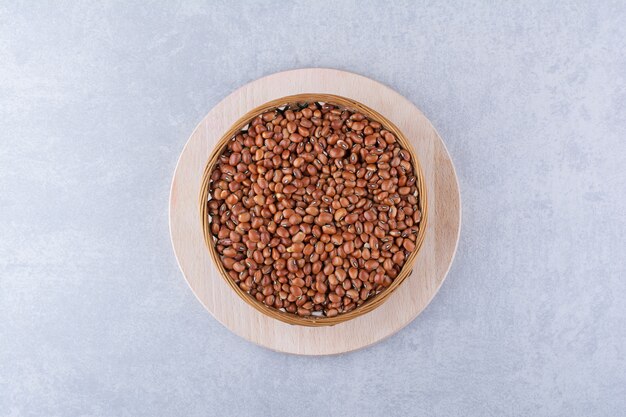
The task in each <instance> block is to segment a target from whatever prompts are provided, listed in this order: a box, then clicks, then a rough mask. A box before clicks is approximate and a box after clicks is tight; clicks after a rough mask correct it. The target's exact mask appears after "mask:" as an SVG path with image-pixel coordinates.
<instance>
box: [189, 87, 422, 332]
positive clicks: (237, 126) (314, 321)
mask: <svg viewBox="0 0 626 417" xmlns="http://www.w3.org/2000/svg"><path fill="white" fill-rule="evenodd" d="M312 102H320V103H331V104H334V105H337V106H339V107H342V108H345V109H348V110H351V111H356V112H360V113H362V114H363V115H364V116H366V117H367V118H368V119H370V120H374V121H377V122H379V123H381V124H382V126H383V128H385V129H386V130H388V131H390V132H392V133H393V134H394V135H395V136H396V138H397V140H398V142H399V143H400V145H401V147H402V148H404V149H406V150H407V151H408V152H409V153H410V154H411V164H412V165H413V169H414V172H415V176H416V178H417V181H416V187H417V190H418V206H419V209H420V210H421V212H422V218H421V220H420V224H419V231H418V234H417V238H416V240H415V250H414V251H413V252H412V253H411V254H410V255H409V256H408V257H407V259H406V260H405V263H404V265H403V267H402V269H401V271H400V272H399V273H398V275H397V276H396V278H395V279H394V280H393V282H392V283H391V285H390V286H389V287H388V288H386V289H385V290H383V291H381V292H380V293H378V294H376V295H374V296H373V297H372V298H370V299H369V300H367V301H366V302H365V303H364V304H362V305H360V306H358V307H357V308H355V309H354V310H352V311H349V312H347V313H340V314H339V315H337V316H335V317H316V316H309V317H300V316H298V315H296V314H292V313H287V312H282V311H280V310H277V309H275V308H273V307H268V306H267V305H265V304H263V303H262V302H259V301H257V300H256V298H254V297H253V296H251V295H250V294H248V293H247V292H245V291H244V290H242V289H241V288H239V285H237V284H236V283H235V282H234V281H233V280H232V279H231V277H230V276H229V275H228V274H227V272H226V270H225V269H224V266H223V265H222V261H221V259H220V257H219V254H218V253H217V250H216V248H215V246H216V240H215V238H214V237H213V236H212V235H211V223H210V216H209V214H208V205H207V202H208V199H209V183H210V178H211V172H212V171H213V169H214V168H215V166H216V164H217V162H218V159H219V157H220V155H221V154H222V152H223V151H224V149H225V148H226V146H227V145H228V142H229V141H230V140H231V139H232V138H233V137H234V136H235V135H236V134H237V133H239V132H240V131H241V130H242V129H243V128H244V127H245V126H246V125H247V124H248V123H250V122H251V121H252V120H253V119H254V118H255V117H256V116H258V115H259V114H262V113H265V112H267V111H270V110H274V109H283V108H294V109H295V108H298V107H299V105H301V104H304V103H312ZM199 198H200V204H199V206H200V219H201V222H202V230H203V234H204V240H205V242H206V245H207V248H208V250H209V253H210V254H211V258H212V259H213V262H214V263H215V266H216V267H217V269H218V270H219V272H220V274H221V275H222V278H224V280H225V281H226V282H227V283H228V285H229V286H230V287H231V288H232V289H233V291H235V292H236V293H237V294H238V295H239V297H240V298H241V299H242V300H244V301H245V302H246V303H248V304H249V305H251V306H252V307H254V308H255V309H257V310H259V311H260V312H262V313H263V314H265V315H267V316H270V317H272V318H275V319H277V320H280V321H283V322H285V323H288V324H293V325H301V326H313V327H317V326H331V325H335V324H339V323H342V322H344V321H347V320H350V319H353V318H355V317H359V316H361V315H363V314H366V313H368V312H370V311H372V310H374V309H375V308H376V307H378V306H380V305H381V304H382V303H384V302H385V301H386V300H387V299H388V298H389V296H390V295H391V294H392V293H393V291H394V290H395V289H396V288H398V287H399V286H400V284H402V282H403V281H404V280H405V279H406V278H407V277H408V276H409V275H410V274H411V271H412V269H413V264H414V262H415V258H416V257H417V253H418V251H419V249H420V247H421V246H422V243H423V241H424V237H425V232H426V221H427V218H428V213H427V208H428V205H427V203H426V201H427V200H426V188H425V181H424V175H423V172H422V170H421V167H420V164H419V161H418V159H417V155H416V153H415V151H414V150H413V147H412V146H411V144H410V142H409V141H408V140H407V139H406V137H405V136H404V134H403V133H402V132H401V131H400V130H399V129H398V128H397V127H396V126H394V125H393V123H391V122H390V121H389V120H387V119H386V118H385V117H384V116H382V115H381V114H379V113H377V112H376V111H374V110H372V109H370V108H369V107H366V106H365V105H363V104H361V103H359V102H357V101H354V100H351V99H348V98H345V97H341V96H337V95H331V94H298V95H294V96H288V97H282V98H278V99H276V100H272V101H270V102H267V103H265V104H263V105H262V106H259V107H257V108H255V109H253V110H251V111H249V112H248V113H247V114H245V115H244V116H243V117H241V118H240V119H239V120H238V121H237V122H235V123H234V124H233V126H232V127H231V128H230V129H229V130H228V131H227V132H225V133H224V135H223V136H222V137H221V139H220V140H219V141H218V143H217V145H216V146H215V149H214V150H213V152H212V154H211V156H210V158H209V160H208V162H207V165H206V168H205V170H204V174H203V177H202V184H201V187H200V196H199Z"/></svg>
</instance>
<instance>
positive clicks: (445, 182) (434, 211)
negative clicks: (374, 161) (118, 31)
mask: <svg viewBox="0 0 626 417" xmlns="http://www.w3.org/2000/svg"><path fill="white" fill-rule="evenodd" d="M301 93H325V94H334V95H339V96H343V97H349V98H352V99H354V100H356V101H358V102H360V103H363V104H365V105H366V106H368V107H370V108H372V109H374V110H376V111H377V112H379V113H381V114H382V115H384V116H385V117H387V118H388V119H389V120H390V121H391V122H392V123H394V124H395V125H396V126H397V127H398V128H399V129H400V130H402V131H403V132H404V134H405V136H406V137H407V138H408V139H409V141H410V142H411V144H412V145H413V148H414V149H415V151H416V153H417V155H418V158H419V161H420V163H421V167H422V170H423V172H424V177H425V181H426V189H427V190H428V203H427V204H428V213H429V218H428V223H427V230H426V237H425V240H424V243H423V245H422V248H421V250H420V252H419V253H418V256H417V259H416V261H415V266H414V268H413V272H412V273H411V275H410V276H409V277H407V278H406V280H405V281H404V282H403V283H402V284H401V285H400V287H398V289H397V290H396V291H395V292H393V294H391V296H390V297H389V299H388V300H387V301H386V302H385V303H384V304H383V305H381V306H380V307H378V308H377V309H375V310H373V311H371V312H369V313H367V314H365V315H363V316H360V317H357V318H355V319H353V320H349V321H347V322H344V323H341V324H338V325H335V326H324V327H304V326H294V325H289V324H286V323H283V322H281V321H278V320H275V319H272V318H270V317H268V316H265V315H264V314H262V313H261V312H259V311H257V310H256V309H254V308H253V307H251V306H250V305H248V304H246V303H245V302H244V301H243V300H242V299H240V298H239V297H238V296H237V294H235V292H234V291H233V290H232V289H231V288H230V287H229V286H228V284H227V283H226V282H225V281H224V279H223V278H222V277H221V275H220V273H219V272H218V270H217V268H216V267H215V265H214V264H213V262H212V259H211V257H210V255H209V252H208V249H207V247H206V246H205V242H204V237H203V232H202V226H201V221H200V217H199V210H198V196H199V195H200V185H201V181H202V175H203V172H204V169H205V166H206V163H207V161H208V159H209V157H210V155H211V152H212V151H213V148H214V147H215V145H216V143H217V142H218V141H219V140H220V138H221V136H222V135H223V134H224V133H225V132H226V131H227V130H228V129H229V128H230V127H231V126H232V124H233V123H235V122H236V121H237V120H238V119H239V118H240V117H241V116H242V115H244V114H246V113H247V112H249V111H250V110H252V109H254V108H256V107H258V106H260V105H262V104H264V103H266V102H268V101H271V100H273V99H276V98H279V97H284V96H291V95H295V94H301ZM460 221H461V204H460V196H459V187H458V183H457V179H456V174H455V172H454V166H453V165H452V161H451V160H450V156H449V155H448V152H447V150H446V148H445V145H444V143H443V141H442V140H441V138H440V137H439V135H438V134H437V132H436V131H435V129H434V127H433V126H432V125H431V123H430V122H429V121H428V119H426V117H425V116H424V115H423V114H422V113H421V112H420V111H419V110H418V109H417V108H416V107H415V106H414V105H413V104H412V103H410V102H409V101H408V100H407V99H405V98H404V97H402V96H401V95H400V94H398V93H396V92H395V91H393V90H391V89H390V88H388V87H386V86H384V85H382V84H380V83H378V82H376V81H373V80H371V79H369V78H366V77H362V76H360V75H356V74H353V73H349V72H345V71H338V70H333V69H320V68H310V69H300V70H292V71H286V72H280V73H276V74H272V75H269V76H267V77H264V78H261V79H259V80H256V81H253V82H251V83H249V84H247V85H245V86H243V87H241V88H240V89H238V90H237V91H235V92H234V93H232V94H230V95H229V96H228V97H226V98H225V99H224V100H222V101H221V102H220V103H218V104H217V105H216V106H215V107H214V108H213V109H212V110H211V111H210V112H209V113H208V114H207V115H206V117H205V118H204V119H203V120H202V121H201V122H200V124H199V125H198V126H197V127H196V129H195V130H194V132H193V133H192V134H191V137H190V138H189V140H188V141H187V144H186V145H185V148H184V149H183V152H182V154H181V155H180V159H179V161H178V165H177V167H176V171H175V172H174V178H173V181H172V189H171V194H170V234H171V238H172V245H173V246H174V252H175V253H176V257H177V259H178V263H179V265H180V268H181V270H182V271H183V274H184V276H185V279H186V280H187V283H188V284H189V286H190V287H191V289H192V291H193V292H194V294H195V295H196V297H197V298H198V300H200V302H201V303H202V304H203V305H204V306H205V307H206V309H207V310H209V312H211V314H213V316H214V317H215V318H216V319H217V320H218V321H220V322H221V323H222V324H223V325H224V326H226V327H227V328H229V329H230V330H231V331H233V332H235V333H236V334H238V335H239V336H241V337H243V338H245V339H247V340H250V341H252V342H254V343H257V344H259V345H261V346H265V347H267V348H269V349H273V350H277V351H281V352H287V353H294V354H302V355H328V354H337V353H342V352H348V351H351V350H355V349H359V348H362V347H365V346H369V345H371V344H373V343H376V342H378V341H380V340H382V339H384V338H386V337H388V336H390V335H392V334H394V333H395V332H397V331H398V330H400V329H401V328H403V327H404V326H406V325H407V324H408V323H410V322H411V321H412V320H413V319H414V318H415V317H417V315H418V314H419V313H420V312H421V311H422V310H423V309H424V308H425V307H426V306H427V305H428V303H429V302H430V301H431V300H432V299H433V297H434V296H435V294H436V293H437V291H438V289H439V287H440V286H441V284H442V282H443V280H444V279H445V276H446V274H447V272H448V269H449V268H450V265H451V263H452V260H453V258H454V253H455V251H456V247H457V243H458V238H459V231H460Z"/></svg>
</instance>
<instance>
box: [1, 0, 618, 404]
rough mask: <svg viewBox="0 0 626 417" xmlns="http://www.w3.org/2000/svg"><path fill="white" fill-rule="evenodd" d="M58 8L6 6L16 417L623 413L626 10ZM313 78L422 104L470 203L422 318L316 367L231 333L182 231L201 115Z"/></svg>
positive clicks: (260, 4)
mask: <svg viewBox="0 0 626 417" xmlns="http://www.w3.org/2000/svg"><path fill="white" fill-rule="evenodd" d="M44 3H46V2H31V3H22V2H2V3H0V415H1V416H30V415H40V416H140V415H146V416H156V415H159V416H169V415H185V416H196V415H197V416H206V415H220V416H230V415H232V416H262V415H263V416H269V415H277V416H278V415H288V414H289V415H297V416H319V415H329V416H347V415H360V416H404V415H415V416H422V415H423V416H434V415H440V416H455V415H459V416H461V415H463V416H469V415H476V416H485V415H494V416H509V415H510V416H518V415H534V416H544V415H545V416H554V415H563V416H591V415H594V416H617V415H623V414H624V412H625V410H626V358H625V351H626V347H625V345H626V306H625V302H624V296H625V295H626V276H625V275H626V261H625V259H626V244H625V238H624V236H625V235H626V214H625V213H626V197H625V190H626V172H625V171H626V168H625V163H626V160H625V159H626V145H625V141H626V111H625V110H624V107H625V106H626V82H625V77H626V47H625V45H626V43H625V42H624V39H626V29H625V28H626V25H625V24H624V22H625V21H626V5H625V4H624V2H619V1H617V2H612V1H606V2H604V1H603V2H558V3H554V2H534V1H531V2H522V3H521V4H514V3H513V2H496V3H494V4H487V3H486V2H458V3H457V2H450V3H447V4H441V2H429V3H414V2H409V1H405V2H393V4H388V2H383V1H372V0H368V1H363V2H356V1H346V2H313V1H305V2H301V1H291V2H272V1H254V2H241V4H239V3H236V2H227V1H223V2H213V3H203V2H196V1H184V2H180V1H173V2H163V3H158V2H157V3H150V4H144V2H136V3H135V4H126V3H125V2H109V1H105V2H92V4H88V3H87V2H75V3H74V2H59V4H57V5H56V6H52V5H45V4H44ZM50 3H52V2H50ZM244 3H245V4H244ZM591 3H596V4H593V5H592V4H591ZM548 4H549V5H548ZM311 66H323V67H332V68H338V69H344V70H349V71H353V72H357V73H360V74H363V75H365V76H369V77H371V78H374V79H376V80H379V81H381V82H383V83H385V84H387V85H389V86H391V87H392V88H394V89H396V90H397V91H399V92H400V93H401V94H403V95H405V96H406V97H408V98H409V99H410V100H411V101H413V102H414V103H415V104H416V105H418V106H419V107H420V108H421V109H422V110H423V111H424V113H425V114H426V115H427V116H428V117H429V118H430V119H431V120H432V122H433V123H434V124H435V126H436V127H437V129H438V130H439V132H440V133H441V135H442V137H443V138H444V140H445V141H446V143H447V145H448V148H449V150H450V153H451V155H452V158H453V160H454V162H455V164H456V168H457V172H458V177H459V182H460V186H461V193H462V198H463V227H462V232H461V240H460V244H459V250H458V253H457V257H456V260H455V262H454V264H453V266H452V269H451V271H450V274H449V276H448V279H447V280H446V282H445V283H444V285H443V287H442V289H441V291H440V293H439V294H438V296H437V297H436V298H435V300H434V301H433V302H432V304H431V305H430V306H429V307H428V308H427V310H426V311H425V312H424V313H423V314H422V315H421V316H420V317H418V319H417V320H415V321H414V322H413V323H412V324H410V325H409V326H408V327H407V328H406V329H404V330H403V331H401V332H400V333H398V334H397V335H395V336H393V337H391V338H389V339H388V340H386V341H384V342H382V343H380V344H377V345H375V346H373V347H370V348H367V349H365V350H362V351H358V352H355V353H351V354H346V355H341V356H334V357H323V358H310V357H297V356H289V355H283V354H278V353H274V352H271V351H268V350H265V349H263V348H259V347H257V346H254V345H252V344H250V343H248V342H246V341H244V340H241V339H239V338H238V337H237V336H235V335H233V334H231V333H230V332H229V331H228V330H226V329H225V328H223V327H222V326H221V325H220V324H219V323H217V322H216V321H215V320H214V319H213V318H212V317H211V316H210V315H209V314H208V313H207V312H206V311H205V310H204V309H203V308H202V306H201V305H200V304H199V303H198V302H197V301H196V299H195V298H194V296H193V294H192V293H191V291H190V290H189V289H188V287H187V285H186V284H185V281H184V280H183V278H182V276H181V273H180V272H179V270H178V267H177V265H176V261H175V259H174V255H173V252H172V249H171V246H170V241H169V234H168V223H167V204H168V193H169V186H170V179H171V176H172V173H173V170H174V166H175V164H176V160H177V157H178V154H179V153H180V151H181V149H182V147H183V145H184V143H185V141H186V139H187V137H188V135H189V134H190V132H191V131H192V129H193V128H194V127H195V125H196V123H197V122H198V121H199V120H200V119H201V118H202V117H203V116H204V115H205V114H206V113H207V111H208V110H209V109H210V108H211V107H212V106H214V105H215V104H216V103H217V102H218V101H219V100H220V99H222V98H223V97H224V96H226V95H227V94H228V93H230V92H231V91H232V90H233V89H235V88H237V87H238V86H240V85H241V84H243V83H246V82H248V81H251V80H253V79H256V78H258V77H261V76H263V75H267V74H270V73H273V72H276V71H280V70H286V69H291V68H303V67H311Z"/></svg>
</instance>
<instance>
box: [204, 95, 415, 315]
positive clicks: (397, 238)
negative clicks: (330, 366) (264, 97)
mask: <svg viewBox="0 0 626 417" xmlns="http://www.w3.org/2000/svg"><path fill="white" fill-rule="evenodd" d="M426 208H427V204H426V189H425V181H424V178H423V174H422V171H421V168H420V164H419V161H418V158H417V155H416V154H415V152H414V150H413V148H412V146H411V144H410V143H409V141H408V140H407V139H406V137H405V136H404V135H403V134H402V132H401V131H400V130H399V129H398V128H397V127H396V126H394V125H393V124H392V123H391V122H390V121H389V120H388V119H386V118H385V117H384V116H382V115H381V114H379V113H377V112H376V111H374V110H372V109H370V108H369V107H367V106H365V105H363V104H361V103H359V102H357V101H355V100H352V99H349V98H345V97H340V96H336V95H329V94H300V95H296V96H289V97H282V98H279V99H276V100H273V101H271V102H268V103H265V104H264V105H262V106H260V107H258V108H256V109H254V110H252V111H250V112H248V113H247V114H245V115H244V116H242V117H241V118H240V119H239V120H238V121H237V122H235V123H234V124H233V126H232V127H231V128H230V129H229V130H228V131H227V132H226V133H225V134H224V135H223V136H222V138H221V140H220V141H219V142H218V143H217V146H216V147H215V149H214V151H213V152H212V154H211V156H210V158H209V160H208V162H207V165H206V169H205V172H204V175H203V180H202V185H201V193H200V216H201V220H202V228H203V233H204V237H205V242H206V245H207V248H208V250H209V252H210V254H211V257H212V259H213V262H214V263H215V265H216V267H217V269H218V270H219V272H220V274H221V275H222V277H223V278H224V280H225V281H226V282H227V283H228V285H229V286H230V287H231V288H232V289H233V290H234V291H235V292H236V293H237V294H238V295H239V296H240V297H241V299H243V300H244V301H245V302H246V303H248V304H249V305H251V306H252V307H254V308H256V309H257V310H259V311H261V312H262V313H264V314H266V315H268V316H270V317H273V318H275V319H277V320H281V321H283V322H286V323H289V324H294V325H303V326H327V325H334V324H338V323H341V322H343V321H346V320H350V319H353V318H355V317H358V316H360V315H363V314H365V313H367V312H369V311H372V310H373V309H375V308H377V307H378V306H380V305H381V304H382V303H383V302H384V301H385V300H386V299H388V298H389V296H390V295H391V294H392V292H393V291H396V290H398V291H401V290H402V287H401V284H402V282H403V281H404V280H405V279H406V278H407V277H408V276H409V275H410V273H411V271H412V268H413V264H414V261H415V259H416V256H417V253H418V251H419V249H420V246H421V244H422V242H423V240H424V235H425V231H426V220H427V212H426Z"/></svg>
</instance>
